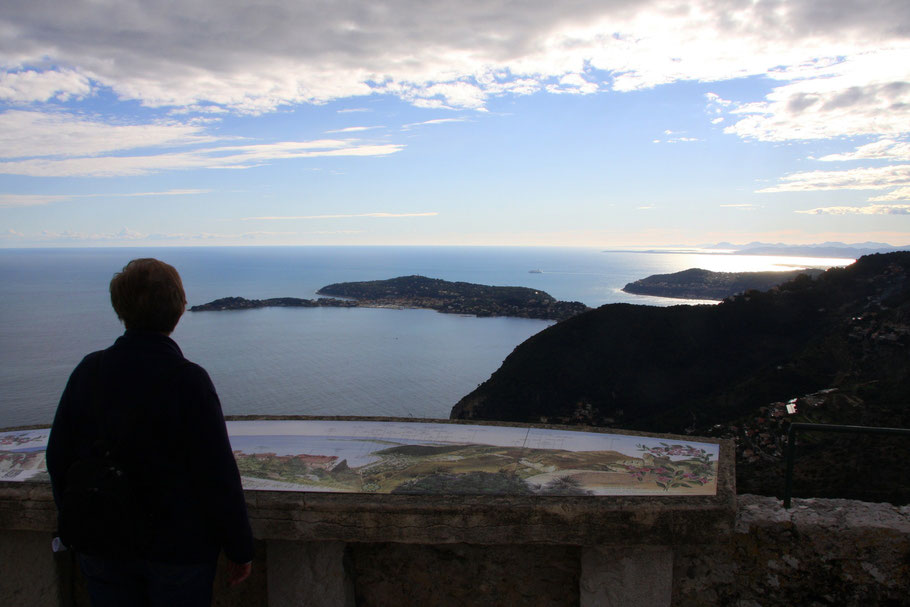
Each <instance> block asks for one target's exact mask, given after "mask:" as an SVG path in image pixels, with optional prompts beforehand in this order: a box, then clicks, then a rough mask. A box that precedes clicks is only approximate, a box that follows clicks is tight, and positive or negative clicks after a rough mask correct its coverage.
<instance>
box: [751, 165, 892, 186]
mask: <svg viewBox="0 0 910 607" xmlns="http://www.w3.org/2000/svg"><path fill="white" fill-rule="evenodd" d="M897 186H910V164H898V165H892V166H885V167H875V168H859V169H849V170H845V171H806V172H802V173H792V174H790V175H785V176H784V177H782V178H781V183H779V184H778V185H776V186H772V187H770V188H764V189H762V190H758V191H759V192H812V191H824V190H883V189H887V188H893V187H897Z"/></svg>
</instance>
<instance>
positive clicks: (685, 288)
mask: <svg viewBox="0 0 910 607" xmlns="http://www.w3.org/2000/svg"><path fill="white" fill-rule="evenodd" d="M822 272H823V270H819V269H811V268H810V269H805V270H791V271H788V272H711V271H709V270H702V269H700V268H691V269H689V270H683V271H682V272H675V273H673V274H654V275H651V276H648V277H647V278H642V279H641V280H636V281H635V282H630V283H629V284H627V285H626V286H624V287H623V288H622V290H623V291H625V292H626V293H632V294H634V295H653V296H656V297H675V298H679V299H708V300H714V301H719V300H721V299H726V298H727V297H732V296H733V295H738V294H739V293H744V292H746V291H751V290H756V291H767V290H768V289H771V288H773V287H776V286H777V285H780V284H783V283H785V282H788V281H791V280H793V279H794V278H796V277H797V276H799V275H800V274H805V275H807V276H809V277H810V278H815V277H816V276H818V275H819V274H821V273H822Z"/></svg>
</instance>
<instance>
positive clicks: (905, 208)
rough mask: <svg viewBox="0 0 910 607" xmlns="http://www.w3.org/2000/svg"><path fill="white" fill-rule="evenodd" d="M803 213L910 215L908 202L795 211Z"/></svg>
mask: <svg viewBox="0 0 910 607" xmlns="http://www.w3.org/2000/svg"><path fill="white" fill-rule="evenodd" d="M795 212H796V213H802V214H805V215H910V204H871V205H867V206H864V207H847V206H840V207H819V208H817V209H807V210H805V211H795Z"/></svg>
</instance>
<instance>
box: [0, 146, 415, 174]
mask: <svg viewBox="0 0 910 607" xmlns="http://www.w3.org/2000/svg"><path fill="white" fill-rule="evenodd" d="M403 148H404V146H403V145H399V144H370V143H363V142H359V141H357V140H349V139H344V140H342V139H322V140H316V141H280V142H276V143H267V144H248V145H240V146H238V145H232V146H220V147H209V148H201V149H196V150H188V151H183V152H164V153H160V154H148V155H136V156H92V157H83V158H62V159H59V158H31V159H27V160H11V161H5V162H0V174H7V175H28V176H32V177H115V176H135V175H148V174H151V173H156V172H160V171H169V170H184V169H248V168H251V167H255V166H260V165H262V164H266V163H268V162H271V161H275V160H289V159H304V158H319V157H337V156H361V157H362V156H386V155H389V154H394V153H396V152H399V151H401V150H402V149H403Z"/></svg>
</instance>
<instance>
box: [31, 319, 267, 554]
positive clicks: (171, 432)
mask: <svg viewBox="0 0 910 607" xmlns="http://www.w3.org/2000/svg"><path fill="white" fill-rule="evenodd" d="M93 395H96V396H93ZM96 403H100V404H96ZM99 417H100V419H99ZM99 439H108V440H112V441H115V444H116V447H117V451H118V453H119V455H118V457H119V459H120V460H121V462H122V464H123V467H124V468H125V469H126V470H127V471H128V472H129V473H130V475H131V476H132V477H133V478H134V479H135V480H136V482H137V484H138V486H139V494H140V496H141V503H143V504H147V506H148V508H149V511H150V512H151V513H152V515H153V516H154V518H155V520H157V521H159V522H158V524H157V532H156V533H155V539H154V541H153V543H152V546H151V548H150V550H149V552H148V554H147V555H146V556H147V558H148V559H150V560H154V561H161V562H171V563H196V562H208V561H210V560H211V559H213V558H215V557H216V556H217V554H218V552H219V551H220V550H221V549H223V550H224V552H225V554H226V556H227V557H228V558H229V559H231V560H232V561H235V562H238V563H245V562H247V561H250V560H251V559H252V557H253V540H252V533H251V531H250V524H249V520H248V518H247V511H246V503H245V502H244V499H243V490H242V488H241V485H240V475H239V473H238V471H237V464H236V462H235V460H234V456H233V453H232V452H231V445H230V442H229V441H228V436H227V428H226V427H225V423H224V416H223V414H222V412H221V403H220V402H219V400H218V395H217V394H216V393H215V387H214V386H213V385H212V381H211V379H209V376H208V374H207V373H206V372H205V370H204V369H203V368H202V367H200V366H199V365H197V364H195V363H192V362H190V361H188V360H186V359H185V358H184V357H183V353H182V352H181V351H180V348H179V347H178V346H177V344H176V343H175V342H174V341H173V340H172V339H170V338H169V337H166V336H164V335H162V334H159V333H150V332H145V331H134V330H128V331H126V333H125V334H124V335H123V336H122V337H120V338H118V339H117V341H116V342H115V343H114V345H112V346H111V347H110V348H108V349H107V350H104V351H99V352H93V353H91V354H89V355H88V356H86V357H85V358H84V359H83V360H82V362H81V363H79V365H78V366H77V367H76V369H75V370H74V371H73V373H72V375H71V376H70V379H69V382H67V385H66V389H65V390H64V391H63V396H62V397H61V398H60V404H59V405H58V407H57V414H56V416H55V418H54V425H53V427H52V429H51V434H50V438H49V440H48V445H47V469H48V471H49V472H50V475H51V483H52V485H53V489H54V500H55V501H56V502H57V507H58V509H59V507H60V504H61V497H62V496H61V493H62V487H64V485H65V480H64V478H65V475H66V471H67V469H69V467H70V465H71V464H72V463H73V462H74V461H76V460H77V459H80V458H84V457H87V456H89V455H90V454H91V450H92V445H94V444H95V442H96V441H97V440H99Z"/></svg>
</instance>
